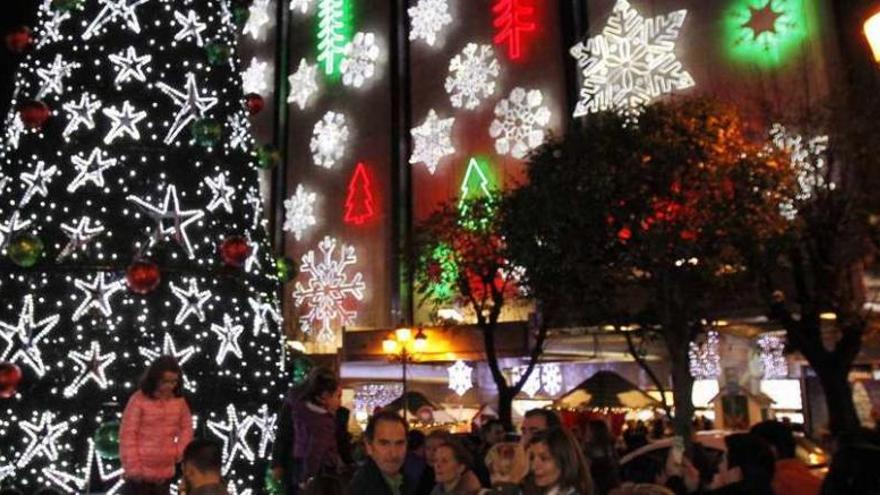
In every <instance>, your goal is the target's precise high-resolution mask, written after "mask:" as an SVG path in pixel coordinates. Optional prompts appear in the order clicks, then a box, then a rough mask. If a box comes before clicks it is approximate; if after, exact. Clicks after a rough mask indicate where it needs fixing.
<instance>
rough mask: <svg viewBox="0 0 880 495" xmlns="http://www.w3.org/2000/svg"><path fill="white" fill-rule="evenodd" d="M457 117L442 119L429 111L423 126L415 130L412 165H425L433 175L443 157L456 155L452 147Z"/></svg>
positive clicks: (413, 134)
mask: <svg viewBox="0 0 880 495" xmlns="http://www.w3.org/2000/svg"><path fill="white" fill-rule="evenodd" d="M454 124H455V117H450V118H448V119H440V118H438V117H437V112H435V111H434V109H433V108H432V109H430V110H428V116H427V117H425V120H424V121H423V122H422V125H420V126H418V127H415V128H413V130H412V131H411V132H412V138H413V144H414V146H413V153H412V156H410V157H409V163H410V164H416V163H424V164H425V166H426V167H428V172H430V173H431V174H432V175H433V174H434V172H436V171H437V165H439V164H440V160H442V159H443V157H445V156H448V155H451V154H453V153H455V146H453V145H452V126H453V125H454Z"/></svg>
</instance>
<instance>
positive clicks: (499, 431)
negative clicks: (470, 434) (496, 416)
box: [486, 423, 504, 445]
mask: <svg viewBox="0 0 880 495" xmlns="http://www.w3.org/2000/svg"><path fill="white" fill-rule="evenodd" d="M503 440H504V427H503V426H501V425H499V424H498V423H494V424H493V425H492V426H491V427H489V431H487V432H486V443H487V444H489V445H495V444H496V443H501V442H502V441H503Z"/></svg>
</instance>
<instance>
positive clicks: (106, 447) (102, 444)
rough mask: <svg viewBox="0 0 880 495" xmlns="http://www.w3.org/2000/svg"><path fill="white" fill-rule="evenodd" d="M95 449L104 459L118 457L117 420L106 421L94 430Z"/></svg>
mask: <svg viewBox="0 0 880 495" xmlns="http://www.w3.org/2000/svg"><path fill="white" fill-rule="evenodd" d="M94 440H95V451H97V452H98V455H100V456H101V457H102V458H104V459H119V421H108V422H106V423H104V424H102V425H101V426H99V427H98V429H97V430H95V438H94Z"/></svg>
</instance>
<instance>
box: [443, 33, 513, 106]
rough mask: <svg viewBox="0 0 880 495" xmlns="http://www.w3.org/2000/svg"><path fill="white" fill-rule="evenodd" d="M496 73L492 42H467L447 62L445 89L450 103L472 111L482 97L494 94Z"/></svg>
mask: <svg viewBox="0 0 880 495" xmlns="http://www.w3.org/2000/svg"><path fill="white" fill-rule="evenodd" d="M499 72H500V69H499V66H498V60H497V59H496V58H495V52H494V51H493V49H492V45H478V44H476V43H468V44H467V46H465V47H464V50H462V51H461V53H459V54H458V55H456V56H454V57H452V60H450V61H449V76H448V77H447V78H446V85H445V87H446V92H447V93H448V94H449V99H450V101H451V102H452V106H454V107H455V108H462V107H464V108H466V109H468V110H472V109H474V108H477V106H478V105H479V104H480V101H481V100H482V99H483V98H488V97H490V96H492V95H493V94H495V79H496V78H497V77H498V74H499Z"/></svg>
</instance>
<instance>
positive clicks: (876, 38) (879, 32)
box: [865, 11, 880, 63]
mask: <svg viewBox="0 0 880 495" xmlns="http://www.w3.org/2000/svg"><path fill="white" fill-rule="evenodd" d="M865 37H866V38H868V44H869V45H870V46H871V51H872V52H874V60H875V61H876V62H877V63H880V11H877V12H876V13H874V15H872V16H871V17H869V18H868V20H867V21H865Z"/></svg>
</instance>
